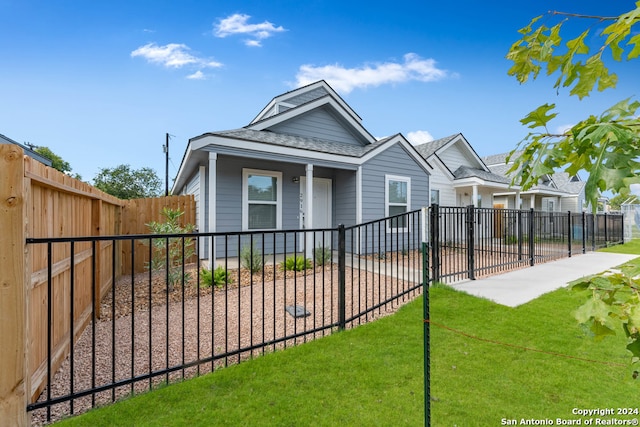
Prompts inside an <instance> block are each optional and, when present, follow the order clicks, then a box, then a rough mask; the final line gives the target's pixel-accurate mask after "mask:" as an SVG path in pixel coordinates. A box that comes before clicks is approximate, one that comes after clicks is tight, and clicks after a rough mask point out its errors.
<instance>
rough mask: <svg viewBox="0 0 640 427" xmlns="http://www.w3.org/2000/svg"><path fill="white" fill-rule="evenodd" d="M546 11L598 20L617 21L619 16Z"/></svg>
mask: <svg viewBox="0 0 640 427" xmlns="http://www.w3.org/2000/svg"><path fill="white" fill-rule="evenodd" d="M548 13H549V14H550V15H562V16H569V17H571V18H583V19H599V20H600V21H617V20H618V18H619V17H618V16H599V15H582V14H580V13H569V12H558V11H557V10H550V11H549V12H548Z"/></svg>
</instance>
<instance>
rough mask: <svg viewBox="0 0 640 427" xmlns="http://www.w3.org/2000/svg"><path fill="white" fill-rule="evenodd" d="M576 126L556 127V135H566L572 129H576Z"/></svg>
mask: <svg viewBox="0 0 640 427" xmlns="http://www.w3.org/2000/svg"><path fill="white" fill-rule="evenodd" d="M574 126H575V124H570V125H562V126H558V127H556V134H558V135H564V134H565V133H567V132H569V131H570V130H571V128H572V127H574Z"/></svg>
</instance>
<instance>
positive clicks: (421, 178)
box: [354, 144, 429, 253]
mask: <svg viewBox="0 0 640 427" xmlns="http://www.w3.org/2000/svg"><path fill="white" fill-rule="evenodd" d="M385 175H396V176H402V177H408V178H411V206H410V209H411V210H416V209H420V208H422V207H425V206H428V204H429V193H428V189H429V176H428V175H427V172H425V171H424V170H423V169H422V168H421V167H420V166H419V165H418V164H417V163H416V161H415V160H414V159H413V157H411V156H410V155H409V153H407V152H406V151H405V150H404V148H403V147H402V146H401V145H399V144H396V145H394V146H393V147H391V148H389V149H387V150H386V151H384V152H383V153H381V154H380V155H378V156H376V157H375V158H374V159H371V160H370V161H368V162H367V163H366V164H365V165H363V168H362V221H363V222H368V221H373V220H376V219H379V218H383V217H384V216H385ZM381 230H382V231H381V232H382V233H386V227H382V228H381ZM411 232H416V233H418V232H419V229H417V230H412V229H410V233H411ZM371 233H372V234H370V235H369V236H367V237H368V240H370V242H374V241H375V242H377V241H379V238H380V239H381V241H382V242H385V241H387V242H388V244H389V245H391V243H392V242H390V241H389V240H385V237H384V236H378V233H379V232H378V228H375V229H374V230H371ZM404 234H405V233H401V236H400V241H402V239H404V238H406V236H404ZM387 237H388V236H387ZM395 239H396V235H395V234H394V241H395ZM374 246H375V247H368V248H365V247H364V245H362V246H361V250H362V251H363V252H367V253H370V252H376V251H377V250H378V249H377V244H376V245H374ZM354 249H357V248H354ZM387 249H389V248H387ZM382 250H384V248H382Z"/></svg>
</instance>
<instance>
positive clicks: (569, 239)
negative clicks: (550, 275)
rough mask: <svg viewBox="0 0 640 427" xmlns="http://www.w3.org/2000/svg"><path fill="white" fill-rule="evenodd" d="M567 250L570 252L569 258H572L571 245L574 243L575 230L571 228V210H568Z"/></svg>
mask: <svg viewBox="0 0 640 427" xmlns="http://www.w3.org/2000/svg"><path fill="white" fill-rule="evenodd" d="M567 225H568V227H567V228H568V230H567V240H568V242H567V250H568V253H569V258H571V249H572V248H571V245H572V243H573V230H572V229H571V211H567Z"/></svg>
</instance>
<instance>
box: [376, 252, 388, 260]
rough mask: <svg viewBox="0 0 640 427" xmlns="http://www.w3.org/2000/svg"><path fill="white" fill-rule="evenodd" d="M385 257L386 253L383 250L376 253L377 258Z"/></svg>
mask: <svg viewBox="0 0 640 427" xmlns="http://www.w3.org/2000/svg"><path fill="white" fill-rule="evenodd" d="M386 258H387V254H386V253H385V252H384V251H380V253H378V259H386Z"/></svg>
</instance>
